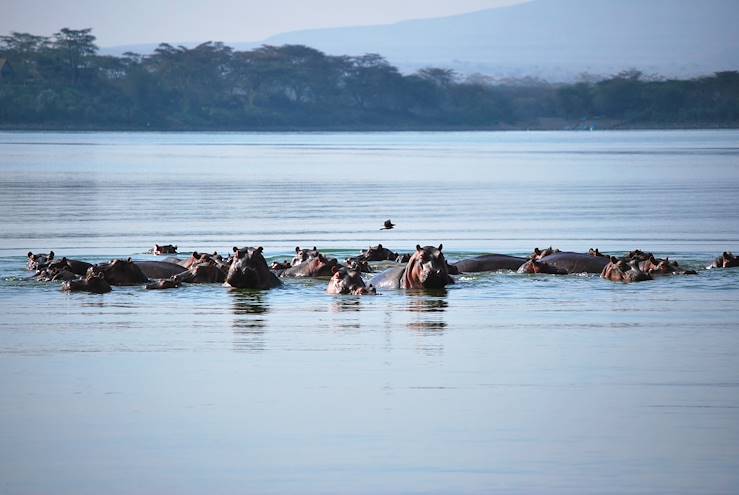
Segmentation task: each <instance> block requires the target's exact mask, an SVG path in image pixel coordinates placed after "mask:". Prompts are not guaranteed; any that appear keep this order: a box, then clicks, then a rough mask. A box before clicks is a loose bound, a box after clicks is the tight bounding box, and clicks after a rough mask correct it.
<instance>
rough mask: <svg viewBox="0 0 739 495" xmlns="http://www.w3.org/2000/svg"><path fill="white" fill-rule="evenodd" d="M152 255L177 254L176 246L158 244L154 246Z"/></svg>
mask: <svg viewBox="0 0 739 495" xmlns="http://www.w3.org/2000/svg"><path fill="white" fill-rule="evenodd" d="M153 251H154V254H156V255H159V254H177V246H173V245H172V244H167V245H166V246H160V245H159V244H154V249H153Z"/></svg>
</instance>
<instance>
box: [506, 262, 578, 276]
mask: <svg viewBox="0 0 739 495" xmlns="http://www.w3.org/2000/svg"><path fill="white" fill-rule="evenodd" d="M516 273H546V274H549V275H567V271H566V270H563V269H561V268H557V267H556V266H552V265H550V264H549V263H547V262H546V261H539V260H536V259H530V260H528V261H527V262H526V263H524V264H523V265H521V266H519V267H518V270H516Z"/></svg>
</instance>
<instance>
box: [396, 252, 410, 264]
mask: <svg viewBox="0 0 739 495" xmlns="http://www.w3.org/2000/svg"><path fill="white" fill-rule="evenodd" d="M411 256H413V254H411V253H405V254H399V255H398V256H397V257H396V258H395V262H396V263H408V261H410V259H411Z"/></svg>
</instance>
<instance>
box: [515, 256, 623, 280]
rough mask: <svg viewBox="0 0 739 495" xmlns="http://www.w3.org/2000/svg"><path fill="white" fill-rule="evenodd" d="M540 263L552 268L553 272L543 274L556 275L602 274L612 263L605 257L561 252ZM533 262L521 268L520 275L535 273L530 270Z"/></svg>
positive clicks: (547, 257)
mask: <svg viewBox="0 0 739 495" xmlns="http://www.w3.org/2000/svg"><path fill="white" fill-rule="evenodd" d="M538 261H539V262H540V263H544V264H545V265H546V266H548V267H550V270H551V271H544V272H542V273H554V274H559V275H566V274H571V273H597V274H600V273H601V272H602V271H603V268H605V267H606V265H608V263H610V260H609V259H608V258H606V257H604V256H590V255H588V254H581V253H569V252H559V253H554V254H550V255H547V256H544V257H542V258H539V260H538ZM532 264H533V261H529V262H526V263H525V264H524V265H522V266H521V267H520V268H519V273H535V271H533V270H529V268H530V266H531V265H532Z"/></svg>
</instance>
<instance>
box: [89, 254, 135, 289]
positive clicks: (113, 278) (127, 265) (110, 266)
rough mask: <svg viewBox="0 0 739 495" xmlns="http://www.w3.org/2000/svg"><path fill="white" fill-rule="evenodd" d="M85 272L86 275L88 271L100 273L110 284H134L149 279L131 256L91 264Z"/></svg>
mask: <svg viewBox="0 0 739 495" xmlns="http://www.w3.org/2000/svg"><path fill="white" fill-rule="evenodd" d="M87 273H88V276H89V274H90V273H93V274H97V273H102V274H103V276H104V277H105V281H106V282H108V283H109V284H110V285H134V284H138V283H141V282H148V280H149V279H147V278H146V275H144V272H142V271H141V268H139V267H138V265H136V263H134V262H133V261H132V260H131V258H128V259H126V260H121V259H117V260H112V261H111V262H110V263H104V264H100V265H95V266H92V267H90V268H89V269H88V270H87Z"/></svg>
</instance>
